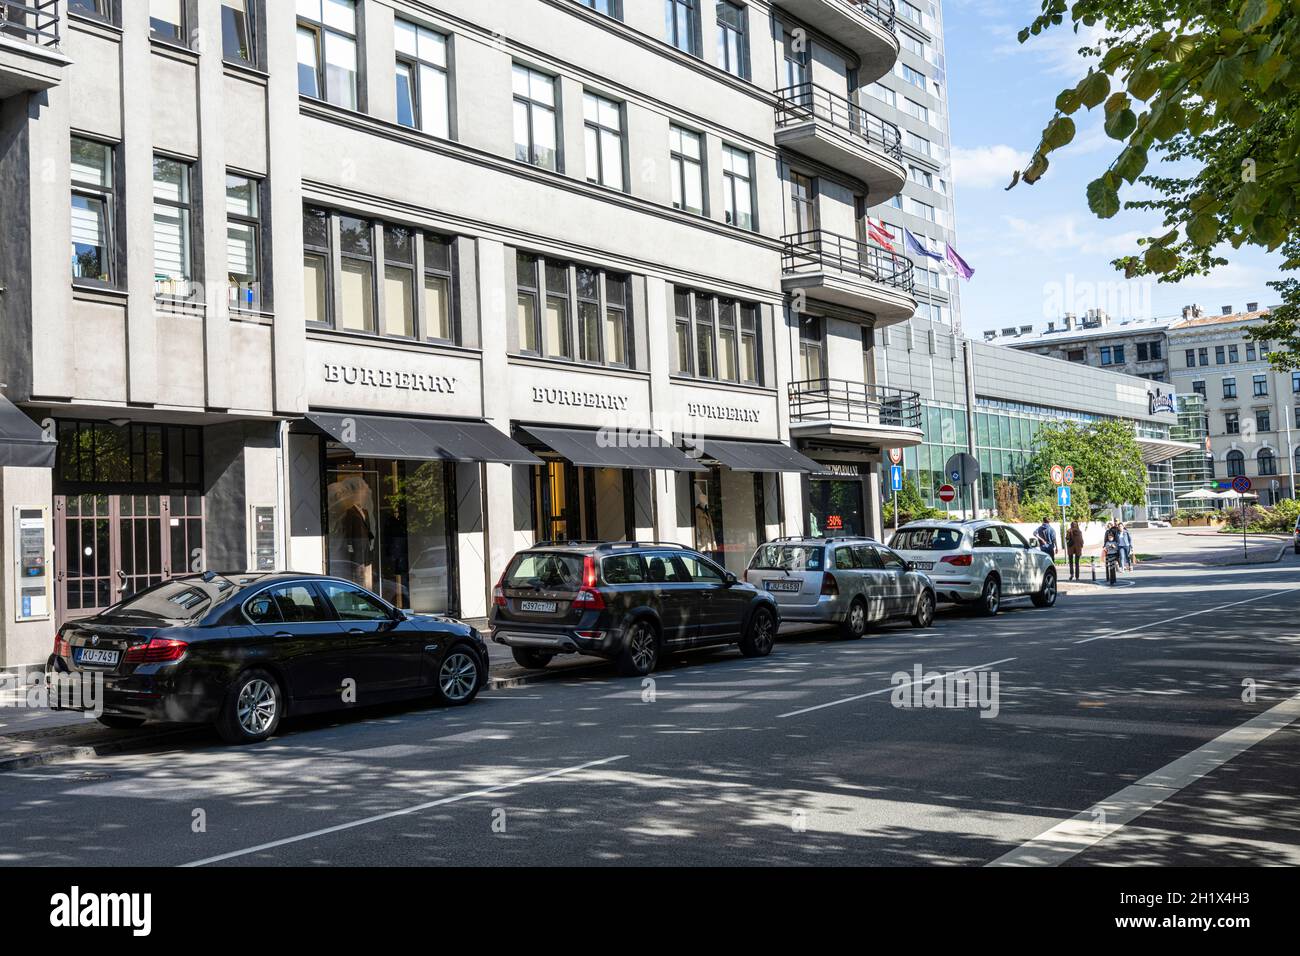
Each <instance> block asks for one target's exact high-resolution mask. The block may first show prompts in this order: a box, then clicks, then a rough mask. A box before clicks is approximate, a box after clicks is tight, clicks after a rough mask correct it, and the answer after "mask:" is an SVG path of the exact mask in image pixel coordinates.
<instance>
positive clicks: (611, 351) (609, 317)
mask: <svg viewBox="0 0 1300 956" xmlns="http://www.w3.org/2000/svg"><path fill="white" fill-rule="evenodd" d="M628 283H629V280H628V277H627V276H606V277H605V363H606V364H608V365H631V364H632V362H631V360H630V352H631V350H630V349H629V348H628V342H629V341H630V340H631V337H632V328H631V324H630V323H629V321H628V316H629V315H630V314H631V310H630V309H629V304H630V303H629V301H628V299H629V292H628Z"/></svg>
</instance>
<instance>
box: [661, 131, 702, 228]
mask: <svg viewBox="0 0 1300 956" xmlns="http://www.w3.org/2000/svg"><path fill="white" fill-rule="evenodd" d="M687 137H689V138H691V139H692V140H693V141H694V142H695V143H696V144H698V146H699V148H700V155H699V158H698V159H695V158H693V157H691V156H688V155H687V154H686V153H685V152H682V151H681V149H679V148H678V147H679V144H681V143H683V142H684V141H685V140H686V139H687ZM707 160H708V157H707V155H706V149H705V139H704V134H703V133H700V132H697V131H696V130H693V129H688V128H687V127H685V126H679V125H677V124H676V123H671V124H669V126H668V162H669V166H670V171H671V174H672V177H673V179H672V185H673V186H674V187H675V189H676V190H678V191H679V192H680V195H681V202H678V201H677V200H675V199H674V200H673V208H674V209H680V210H681V211H682V212H687V213H690V214H691V215H693V216H708V214H709V189H708V170H707ZM691 166H693V167H695V172H696V173H697V180H696V184H697V186H698V187H699V191H700V208H699V209H695V208H693V207H691V206H688V205H687V204H686V197H687V195H688V192H687V188H686V185H687V179H686V174H687V171H688V167H691Z"/></svg>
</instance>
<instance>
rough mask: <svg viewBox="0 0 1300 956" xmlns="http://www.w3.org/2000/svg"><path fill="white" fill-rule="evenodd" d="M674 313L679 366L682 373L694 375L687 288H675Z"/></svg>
mask: <svg viewBox="0 0 1300 956" xmlns="http://www.w3.org/2000/svg"><path fill="white" fill-rule="evenodd" d="M673 314H674V316H675V318H676V333H677V335H676V340H677V367H676V369H675V371H677V372H679V373H680V374H682V375H693V374H694V372H695V363H694V362H693V361H692V360H691V294H690V292H688V291H687V290H685V289H674V290H673Z"/></svg>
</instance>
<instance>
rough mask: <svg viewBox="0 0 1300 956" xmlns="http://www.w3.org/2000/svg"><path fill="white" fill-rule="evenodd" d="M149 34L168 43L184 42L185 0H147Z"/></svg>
mask: <svg viewBox="0 0 1300 956" xmlns="http://www.w3.org/2000/svg"><path fill="white" fill-rule="evenodd" d="M149 35H150V36H152V37H153V38H154V39H155V40H166V41H168V42H170V43H184V42H185V36H186V34H185V0H149Z"/></svg>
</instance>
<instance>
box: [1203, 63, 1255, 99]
mask: <svg viewBox="0 0 1300 956" xmlns="http://www.w3.org/2000/svg"><path fill="white" fill-rule="evenodd" d="M1244 73H1245V70H1244V67H1243V64H1242V60H1241V57H1237V56H1232V57H1226V58H1224V59H1221V60H1219V61H1218V62H1217V63H1215V64H1214V66H1212V67H1210V72H1208V73H1206V74H1205V79H1203V80H1201V95H1202V96H1204V97H1206V98H1207V99H1213V100H1226V99H1228V98H1230V97H1233V96H1240V95H1241V86H1242V80H1243V79H1244Z"/></svg>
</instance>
